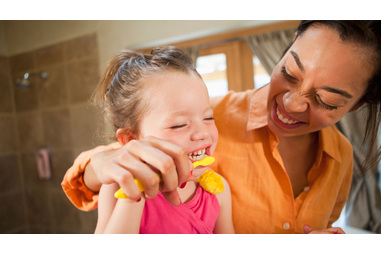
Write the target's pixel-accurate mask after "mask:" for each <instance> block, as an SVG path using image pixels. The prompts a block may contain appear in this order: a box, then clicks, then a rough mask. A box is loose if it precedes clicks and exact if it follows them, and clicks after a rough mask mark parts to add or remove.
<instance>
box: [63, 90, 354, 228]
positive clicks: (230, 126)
mask: <svg viewBox="0 0 381 254" xmlns="http://www.w3.org/2000/svg"><path fill="white" fill-rule="evenodd" d="M267 93H268V87H267V86H266V87H263V88H262V89H260V90H256V91H246V92H242V93H234V92H231V93H229V94H228V95H227V96H224V97H222V98H214V99H213V100H212V103H213V105H214V116H215V118H216V125H217V128H218V130H219V139H218V144H217V148H216V151H215V153H214V154H213V156H214V157H215V158H216V162H215V163H214V164H213V165H211V167H212V168H213V169H215V170H216V171H218V172H219V173H220V174H221V175H223V176H224V177H225V178H226V180H227V181H228V182H229V184H230V188H231V192H232V205H233V222H234V227H235V231H236V232H237V233H303V226H304V225H305V224H308V225H310V226H311V227H312V228H314V229H325V228H327V227H330V226H331V224H332V223H333V222H334V221H335V220H337V218H338V217H339V215H340V212H341V210H342V208H343V206H344V204H345V202H346V199H347V195H348V192H349V188H350V183H351V177H352V164H353V156H352V147H351V145H350V143H349V142H348V141H347V139H346V138H345V137H344V136H343V135H341V133H340V132H339V131H338V130H337V129H336V128H335V127H334V126H332V127H328V128H326V129H323V130H322V131H320V132H319V148H318V156H317V157H316V160H315V163H314V164H313V166H312V168H311V169H310V170H309V173H308V176H307V178H308V183H309V186H306V188H305V191H304V192H303V193H301V194H300V195H299V196H298V197H297V198H294V195H293V191H292V186H291V182H290V179H289V177H288V175H287V173H286V171H285V168H284V165H283V162H282V159H281V157H280V155H279V152H278V150H277V144H278V140H277V137H276V136H274V135H273V134H272V133H271V132H270V130H269V129H268V128H267V116H266V103H267ZM116 146H118V145H117V144H112V145H109V146H107V147H103V148H106V149H112V148H115V147H116ZM94 152H95V150H90V151H86V152H84V153H82V154H81V155H80V156H79V157H78V158H77V159H76V161H75V162H74V164H73V166H72V167H71V168H70V169H69V170H68V172H67V173H66V175H65V177H64V180H63V182H62V187H63V189H64V191H65V193H66V195H67V196H68V198H69V199H70V200H71V201H72V203H73V204H74V205H75V206H76V207H78V208H79V209H81V210H85V211H89V210H91V209H94V208H95V207H97V201H98V196H97V193H93V192H91V191H90V190H88V189H87V188H86V187H85V186H84V184H83V182H82V172H83V170H84V168H85V166H86V165H87V163H88V162H89V161H90V156H91V155H92V154H93V153H94ZM301 159H303V158H301Z"/></svg>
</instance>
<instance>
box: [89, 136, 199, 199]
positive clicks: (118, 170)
mask: <svg viewBox="0 0 381 254" xmlns="http://www.w3.org/2000/svg"><path fill="white" fill-rule="evenodd" d="M192 169H193V165H192V163H191V162H190V161H189V159H188V154H187V153H186V151H185V150H184V149H183V148H181V147H180V146H178V145H175V144H173V143H170V142H168V141H165V140H161V139H158V138H154V137H147V138H145V139H141V140H131V141H130V142H128V143H127V144H125V145H124V146H122V147H120V148H115V149H112V150H104V151H101V152H98V153H95V154H94V155H93V156H92V157H91V161H90V163H89V164H88V165H87V166H86V170H85V173H84V183H85V184H86V186H87V187H88V188H89V189H92V190H99V189H100V186H101V185H102V184H111V183H114V182H116V183H118V184H119V186H120V187H121V188H122V190H123V192H124V193H125V194H126V195H127V196H128V197H129V198H130V199H132V200H136V201H139V200H140V198H141V195H142V193H141V192H140V190H139V188H138V186H137V185H136V183H135V181H134V179H135V178H136V179H139V180H140V181H141V182H142V183H143V185H144V189H145V190H144V194H145V197H146V198H154V197H156V196H157V194H158V191H159V190H160V191H161V192H162V194H163V196H164V197H165V198H166V199H167V200H168V202H170V203H171V204H172V205H175V206H178V205H180V203H181V201H180V198H179V195H178V193H177V187H183V186H184V184H185V183H186V181H187V179H188V178H189V176H190V171H191V170H192ZM158 172H160V174H161V176H162V181H161V182H160V177H159V175H158Z"/></svg>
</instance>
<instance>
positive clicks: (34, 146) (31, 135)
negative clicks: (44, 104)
mask: <svg viewBox="0 0 381 254" xmlns="http://www.w3.org/2000/svg"><path fill="white" fill-rule="evenodd" d="M17 123H18V130H19V138H20V143H21V152H32V153H35V152H36V151H37V150H38V149H39V148H41V147H43V146H46V144H45V143H44V136H43V125H42V121H41V116H40V115H39V114H38V113H37V112H30V113H29V112H28V113H24V114H18V116H17Z"/></svg>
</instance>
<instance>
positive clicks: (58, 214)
mask: <svg viewBox="0 0 381 254" xmlns="http://www.w3.org/2000/svg"><path fill="white" fill-rule="evenodd" d="M52 195H53V196H52V207H53V214H54V217H55V218H56V220H55V226H56V230H57V233H65V234H68V233H70V234H78V233H81V228H82V222H81V217H80V214H81V213H84V212H83V211H80V210H78V209H77V208H75V207H74V206H73V204H72V203H71V202H70V201H69V199H68V198H67V197H66V195H65V193H64V192H63V191H62V190H61V191H52ZM86 214H87V213H86ZM91 233H94V231H93V232H91Z"/></svg>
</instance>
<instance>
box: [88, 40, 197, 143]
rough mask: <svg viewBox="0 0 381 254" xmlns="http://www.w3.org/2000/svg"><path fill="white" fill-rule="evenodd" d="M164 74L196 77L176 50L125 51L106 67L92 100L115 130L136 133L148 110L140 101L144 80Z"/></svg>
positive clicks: (190, 62) (189, 60) (191, 67)
mask: <svg viewBox="0 0 381 254" xmlns="http://www.w3.org/2000/svg"><path fill="white" fill-rule="evenodd" d="M165 71H178V72H182V73H185V74H195V73H196V74H197V75H199V74H198V73H197V71H196V70H195V68H194V65H193V62H192V60H191V58H190V57H189V56H187V55H186V54H185V53H184V52H183V51H181V50H180V49H178V48H176V47H164V48H157V49H154V50H152V51H151V53H150V54H142V53H139V52H134V51H129V50H125V51H122V52H120V53H119V54H117V55H115V56H114V57H113V58H112V59H111V61H110V63H109V64H108V66H107V69H106V71H105V73H104V75H103V78H102V80H101V82H100V83H99V85H98V86H97V88H96V89H95V92H94V94H93V99H94V101H95V102H96V103H99V104H100V106H101V107H102V109H103V112H104V113H105V117H106V118H107V119H108V120H109V121H111V123H112V124H113V126H114V130H115V131H116V130H118V129H120V128H121V129H122V130H124V132H126V131H130V132H131V134H132V135H137V134H138V133H139V127H140V122H141V119H142V117H143V116H144V114H145V113H146V111H147V106H146V103H144V100H143V92H144V89H142V88H143V83H144V80H146V79H147V78H150V77H152V76H154V75H156V74H158V73H163V72H165Z"/></svg>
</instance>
